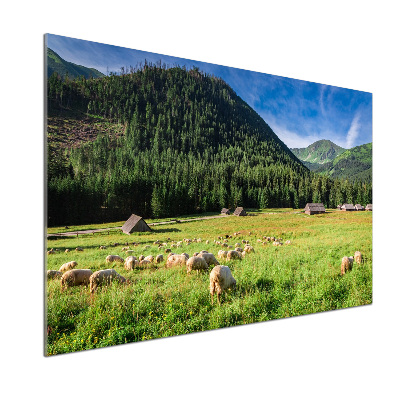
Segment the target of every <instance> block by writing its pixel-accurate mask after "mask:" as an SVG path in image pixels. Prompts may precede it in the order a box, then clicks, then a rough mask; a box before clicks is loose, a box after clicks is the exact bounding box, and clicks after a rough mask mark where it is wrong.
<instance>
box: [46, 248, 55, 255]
mask: <svg viewBox="0 0 400 400" xmlns="http://www.w3.org/2000/svg"><path fill="white" fill-rule="evenodd" d="M55 253H56V252H55V251H54V250H53V249H50V250H48V252H47V255H49V254H55Z"/></svg>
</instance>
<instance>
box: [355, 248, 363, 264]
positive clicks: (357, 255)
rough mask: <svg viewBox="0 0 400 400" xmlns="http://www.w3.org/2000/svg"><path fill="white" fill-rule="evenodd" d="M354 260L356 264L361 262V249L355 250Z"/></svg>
mask: <svg viewBox="0 0 400 400" xmlns="http://www.w3.org/2000/svg"><path fill="white" fill-rule="evenodd" d="M354 261H355V262H356V263H357V264H361V262H362V254H361V251H356V252H355V253H354Z"/></svg>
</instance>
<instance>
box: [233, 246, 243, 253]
mask: <svg viewBox="0 0 400 400" xmlns="http://www.w3.org/2000/svg"><path fill="white" fill-rule="evenodd" d="M235 251H237V252H239V253H242V252H243V249H242V248H241V247H235Z"/></svg>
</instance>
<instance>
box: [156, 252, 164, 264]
mask: <svg viewBox="0 0 400 400" xmlns="http://www.w3.org/2000/svg"><path fill="white" fill-rule="evenodd" d="M163 261H164V256H163V255H162V254H159V255H158V256H156V263H157V264H159V263H161V262H163Z"/></svg>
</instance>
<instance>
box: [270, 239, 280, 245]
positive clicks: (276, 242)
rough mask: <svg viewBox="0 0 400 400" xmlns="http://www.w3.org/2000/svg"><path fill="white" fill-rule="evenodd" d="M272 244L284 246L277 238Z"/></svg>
mask: <svg viewBox="0 0 400 400" xmlns="http://www.w3.org/2000/svg"><path fill="white" fill-rule="evenodd" d="M272 245H273V246H282V243H281V242H278V241H276V240H275V242H274V243H272Z"/></svg>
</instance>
